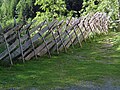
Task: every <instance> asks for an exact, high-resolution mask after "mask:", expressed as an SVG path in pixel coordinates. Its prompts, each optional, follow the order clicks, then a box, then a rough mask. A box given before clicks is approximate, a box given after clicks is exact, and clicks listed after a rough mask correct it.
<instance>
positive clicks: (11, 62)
mask: <svg viewBox="0 0 120 90" xmlns="http://www.w3.org/2000/svg"><path fill="white" fill-rule="evenodd" d="M3 37H4V40H5V44H6V47H7V51H8V54H9V59H10V64H11V65H13V61H12V57H11V53H10V50H9V45H8V43H7V40H6V37H5V36H4V34H3Z"/></svg>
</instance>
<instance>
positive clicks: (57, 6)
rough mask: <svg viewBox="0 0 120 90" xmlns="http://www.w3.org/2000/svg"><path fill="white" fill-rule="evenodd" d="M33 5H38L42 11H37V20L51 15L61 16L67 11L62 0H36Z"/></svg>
mask: <svg viewBox="0 0 120 90" xmlns="http://www.w3.org/2000/svg"><path fill="white" fill-rule="evenodd" d="M35 5H40V10H41V11H42V12H37V16H36V17H35V19H36V18H37V19H38V20H40V21H41V20H44V19H48V20H50V19H52V18H53V17H57V18H59V17H63V16H64V14H65V13H66V12H67V9H66V5H65V1H64V0H36V2H35Z"/></svg>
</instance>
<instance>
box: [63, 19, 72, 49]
mask: <svg viewBox="0 0 120 90" xmlns="http://www.w3.org/2000/svg"><path fill="white" fill-rule="evenodd" d="M71 20H72V17H71V18H70V20H69V21H68V23H67V24H66V28H65V32H66V34H67V35H68V38H69V39H70V42H71V44H72V47H73V48H74V45H73V42H72V39H71V36H70V34H69V32H68V30H67V27H68V26H69V24H70V21H71Z"/></svg>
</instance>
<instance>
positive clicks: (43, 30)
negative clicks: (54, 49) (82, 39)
mask: <svg viewBox="0 0 120 90" xmlns="http://www.w3.org/2000/svg"><path fill="white" fill-rule="evenodd" d="M55 23H56V21H53V22H52V23H50V25H49V27H52V26H53V25H54V24H55ZM47 30H48V26H46V27H45V28H43V29H42V30H41V31H40V33H41V34H43V33H44V32H46V31H47ZM39 37H40V36H39V34H38V33H37V34H35V36H33V37H32V42H33V43H34V42H35V41H37V40H38V38H39ZM30 45H31V41H30V40H28V41H26V42H25V43H24V44H23V51H25V50H26V49H28V48H29V47H30ZM18 55H20V48H18V49H16V50H15V51H14V52H13V53H11V56H12V58H15V57H17V56H18ZM7 58H8V57H6V58H5V60H6V59H7Z"/></svg>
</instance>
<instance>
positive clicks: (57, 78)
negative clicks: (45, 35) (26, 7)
mask: <svg viewBox="0 0 120 90" xmlns="http://www.w3.org/2000/svg"><path fill="white" fill-rule="evenodd" d="M82 45H83V47H82V48H80V47H79V46H78V45H76V46H75V47H74V48H72V47H71V48H69V49H68V52H67V53H64V52H61V53H60V54H59V55H52V58H49V57H48V56H47V55H46V56H44V57H42V58H41V57H40V58H39V59H37V60H35V59H33V60H31V61H27V62H26V63H25V64H16V65H14V66H12V67H2V66H1V67H0V89H1V90H2V89H9V88H19V89H25V88H27V87H37V88H39V89H41V90H49V89H54V88H57V87H65V86H69V85H77V84H79V83H81V82H83V81H91V82H95V83H97V84H104V80H105V79H111V78H112V79H114V80H118V81H120V32H109V34H108V35H101V36H95V37H94V38H91V39H88V40H87V42H83V43H82ZM117 84H118V85H120V83H117Z"/></svg>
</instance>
